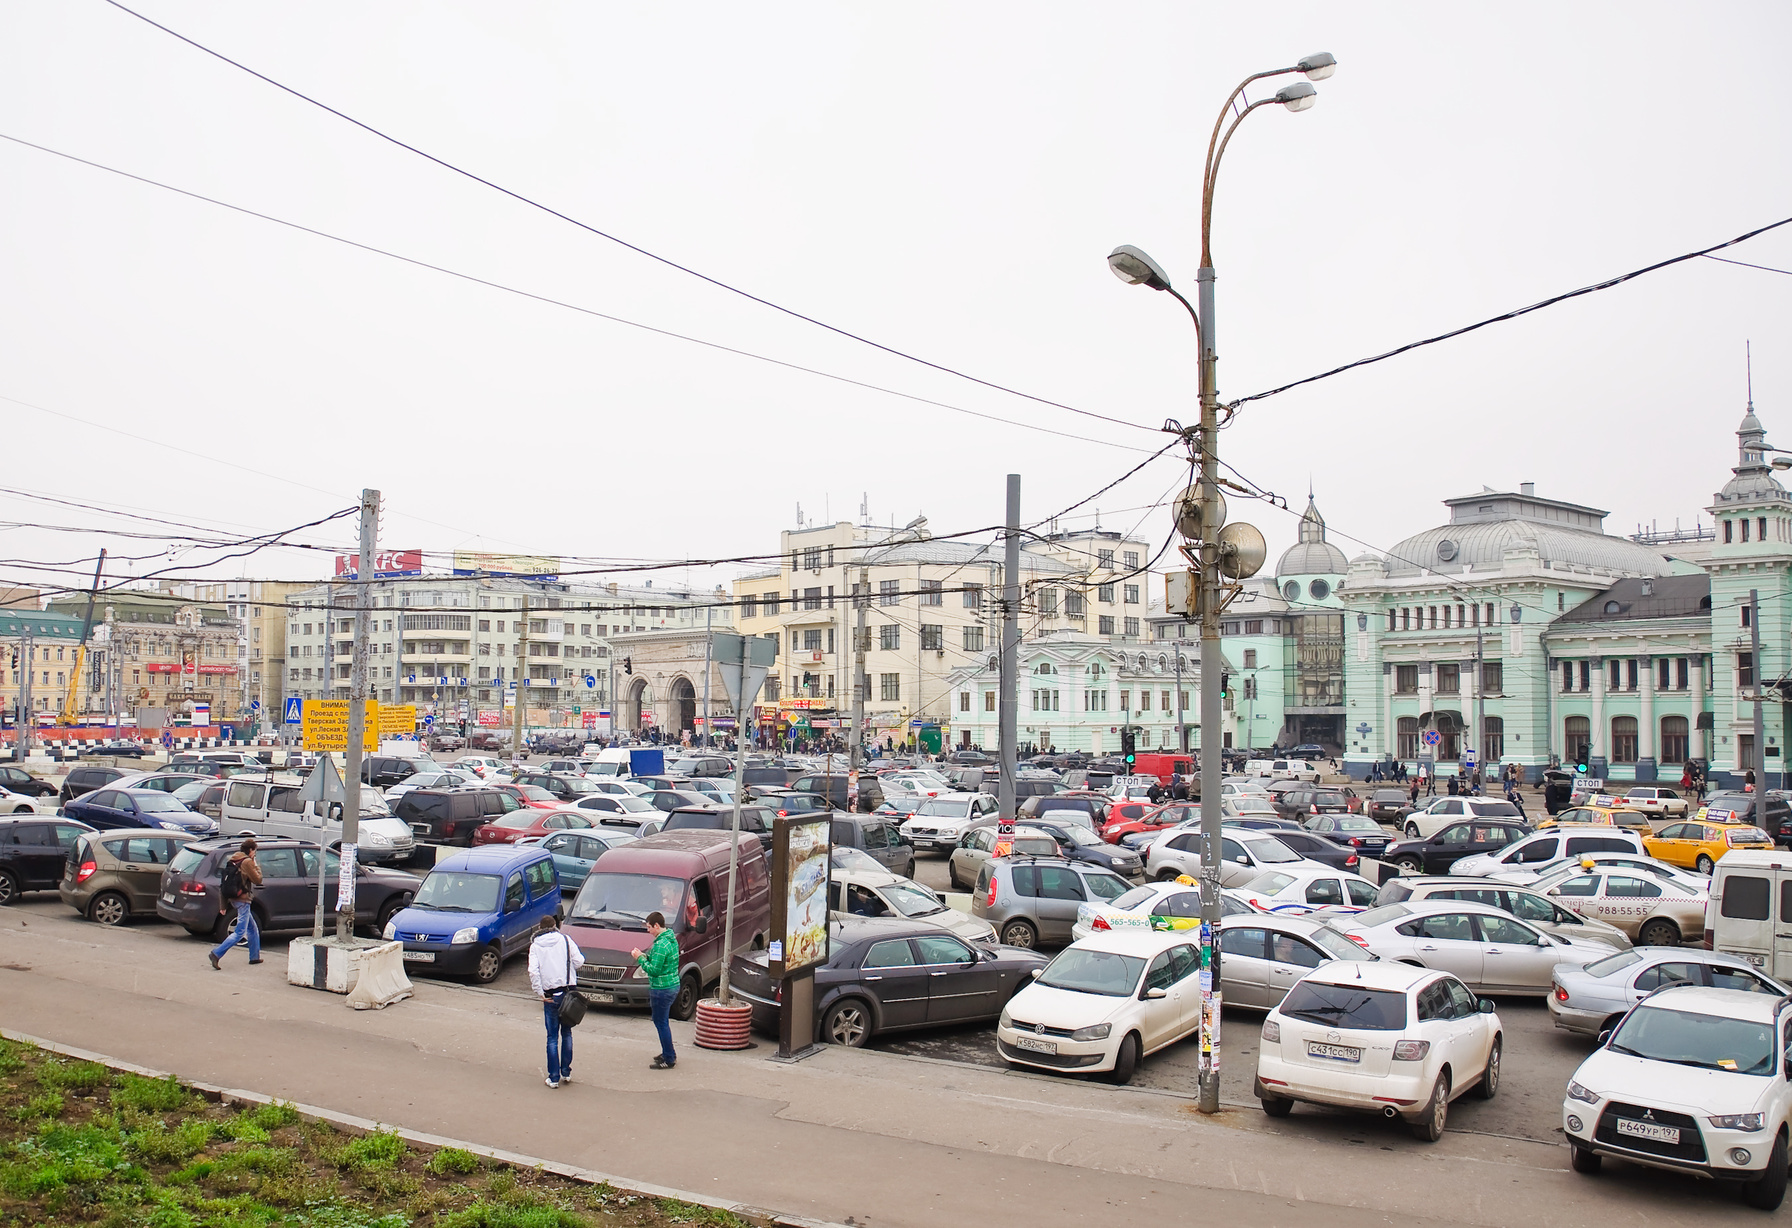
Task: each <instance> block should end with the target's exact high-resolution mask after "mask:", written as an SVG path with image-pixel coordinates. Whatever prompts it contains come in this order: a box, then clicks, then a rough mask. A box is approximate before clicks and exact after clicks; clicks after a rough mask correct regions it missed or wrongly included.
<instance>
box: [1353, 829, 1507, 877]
mask: <svg viewBox="0 0 1792 1228" xmlns="http://www.w3.org/2000/svg"><path fill="white" fill-rule="evenodd" d="M1530 834H1531V829H1530V827H1529V826H1528V825H1526V824H1524V823H1518V822H1504V821H1501V820H1496V819H1471V820H1467V821H1465V822H1461V823H1452V824H1450V825H1449V826H1448V827H1444V828H1440V829H1439V830H1438V831H1435V832H1433V833H1432V834H1431V835H1429V836H1425V837H1423V838H1421V839H1418V840H1399V841H1396V842H1395V843H1393V844H1390V845H1388V847H1387V849H1386V851H1384V852H1383V853H1382V860H1383V861H1391V862H1393V863H1394V864H1395V865H1397V866H1399V867H1400V868H1401V870H1403V871H1405V872H1406V873H1408V874H1448V873H1449V872H1450V867H1451V866H1452V865H1454V864H1456V862H1457V861H1458V860H1460V859H1461V858H1463V857H1473V856H1474V855H1475V854H1477V853H1497V852H1499V851H1500V850H1501V849H1503V848H1505V847H1506V846H1507V845H1508V844H1516V843H1517V842H1518V841H1520V840H1522V839H1524V838H1525V837H1526V836H1528V835H1530Z"/></svg>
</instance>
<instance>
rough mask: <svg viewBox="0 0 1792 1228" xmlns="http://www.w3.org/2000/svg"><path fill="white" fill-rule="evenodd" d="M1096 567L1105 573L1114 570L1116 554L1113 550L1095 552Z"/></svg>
mask: <svg viewBox="0 0 1792 1228" xmlns="http://www.w3.org/2000/svg"><path fill="white" fill-rule="evenodd" d="M1095 565H1096V566H1097V567H1099V568H1101V569H1102V570H1103V571H1112V570H1114V552H1113V551H1112V550H1097V551H1096V552H1095Z"/></svg>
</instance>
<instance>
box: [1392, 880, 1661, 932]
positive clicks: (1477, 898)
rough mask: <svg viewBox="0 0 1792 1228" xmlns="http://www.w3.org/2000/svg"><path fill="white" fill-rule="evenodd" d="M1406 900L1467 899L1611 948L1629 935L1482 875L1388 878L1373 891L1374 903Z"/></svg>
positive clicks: (1538, 893) (1537, 894)
mask: <svg viewBox="0 0 1792 1228" xmlns="http://www.w3.org/2000/svg"><path fill="white" fill-rule="evenodd" d="M1409 900H1468V901H1470V902H1471V903H1475V904H1486V905H1488V906H1489V907H1492V908H1497V909H1499V910H1500V911H1502V912H1509V913H1511V914H1512V915H1513V916H1514V917H1517V918H1518V919H1519V920H1520V921H1529V922H1530V923H1531V924H1532V925H1534V926H1536V927H1537V928H1538V929H1540V930H1542V931H1543V932H1544V933H1546V934H1550V935H1552V936H1554V937H1556V938H1585V939H1586V940H1587V941H1589V942H1603V943H1604V944H1605V945H1606V946H1608V947H1611V948H1613V949H1614V950H1620V951H1621V950H1623V949H1625V948H1626V947H1628V946H1630V938H1629V936H1628V935H1626V934H1625V933H1624V931H1623V930H1621V929H1619V928H1618V927H1617V926H1615V925H1607V924H1606V923H1605V922H1603V921H1598V920H1595V919H1593V918H1592V917H1583V916H1581V915H1580V914H1579V913H1576V912H1573V911H1571V910H1569V909H1566V908H1563V907H1562V906H1561V905H1560V904H1558V903H1557V902H1556V901H1554V900H1552V899H1550V898H1549V897H1548V896H1546V895H1544V894H1543V893H1542V892H1541V891H1533V890H1531V889H1530V888H1528V887H1517V886H1514V885H1513V884H1511V883H1496V882H1492V881H1490V880H1488V879H1485V878H1454V877H1451V876H1450V875H1447V874H1438V875H1410V874H1402V875H1400V876H1399V877H1398V878H1390V879H1389V880H1388V881H1387V882H1385V883H1383V884H1382V885H1381V890H1380V891H1379V892H1377V893H1376V895H1375V903H1376V905H1377V906H1379V905H1382V904H1404V903H1406V902H1407V901H1409Z"/></svg>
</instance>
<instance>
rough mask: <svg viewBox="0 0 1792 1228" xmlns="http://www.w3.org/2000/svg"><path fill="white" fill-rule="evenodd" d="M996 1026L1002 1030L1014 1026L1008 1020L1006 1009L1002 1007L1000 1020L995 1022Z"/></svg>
mask: <svg viewBox="0 0 1792 1228" xmlns="http://www.w3.org/2000/svg"><path fill="white" fill-rule="evenodd" d="M996 1026H997V1027H1003V1028H1011V1027H1013V1026H1014V1024H1013V1022H1012V1021H1011V1020H1010V1019H1009V1018H1008V1008H1007V1007H1005V1006H1004V1007H1003V1008H1002V1017H1001V1018H1000V1019H998V1020H996Z"/></svg>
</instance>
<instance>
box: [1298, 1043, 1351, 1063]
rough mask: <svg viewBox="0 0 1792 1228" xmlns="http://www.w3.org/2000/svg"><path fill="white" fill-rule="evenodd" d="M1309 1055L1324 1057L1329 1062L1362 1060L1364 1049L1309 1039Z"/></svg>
mask: <svg viewBox="0 0 1792 1228" xmlns="http://www.w3.org/2000/svg"><path fill="white" fill-rule="evenodd" d="M1307 1056H1308V1057H1318V1058H1324V1059H1325V1060H1326V1061H1328V1062H1360V1061H1362V1060H1363V1051H1362V1050H1361V1049H1357V1048H1354V1047H1352V1046H1350V1045H1322V1044H1320V1043H1319V1042H1318V1041H1316V1040H1309V1041H1308V1042H1307Z"/></svg>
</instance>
